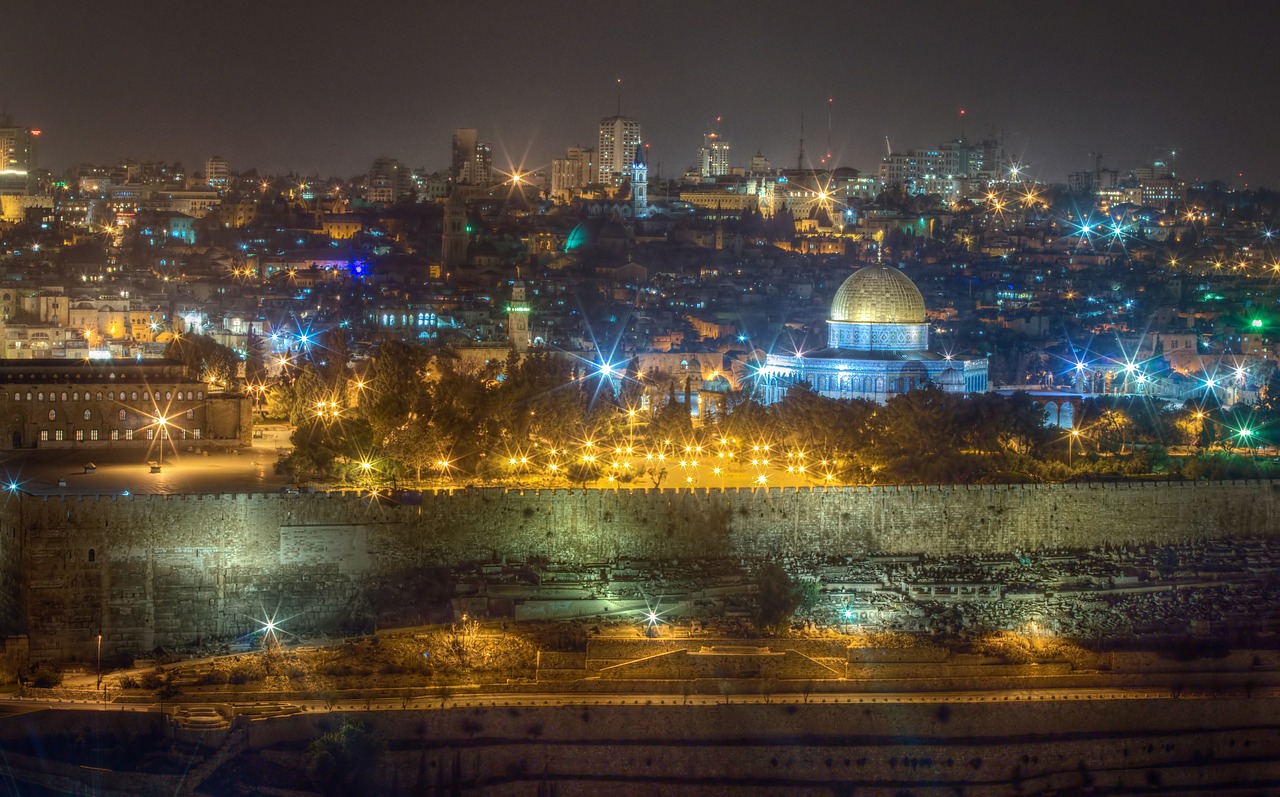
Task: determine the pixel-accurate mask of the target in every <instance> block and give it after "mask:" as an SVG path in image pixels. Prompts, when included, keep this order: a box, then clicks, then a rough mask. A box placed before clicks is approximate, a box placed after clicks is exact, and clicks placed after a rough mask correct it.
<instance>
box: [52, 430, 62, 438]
mask: <svg viewBox="0 0 1280 797" xmlns="http://www.w3.org/2000/svg"><path fill="white" fill-rule="evenodd" d="M53 439H54V440H61V439H62V430H61V429H54V430H53Z"/></svg>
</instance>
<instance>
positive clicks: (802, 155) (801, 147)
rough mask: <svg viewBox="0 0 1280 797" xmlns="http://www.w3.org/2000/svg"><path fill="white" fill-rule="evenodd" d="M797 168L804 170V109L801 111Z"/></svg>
mask: <svg viewBox="0 0 1280 797" xmlns="http://www.w3.org/2000/svg"><path fill="white" fill-rule="evenodd" d="M796 168H797V169H800V170H803V169H804V109H803V108H801V109H800V158H799V160H797V161H796Z"/></svg>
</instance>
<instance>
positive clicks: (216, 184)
mask: <svg viewBox="0 0 1280 797" xmlns="http://www.w3.org/2000/svg"><path fill="white" fill-rule="evenodd" d="M204 181H205V182H206V183H208V185H209V187H210V188H226V187H227V183H229V182H230V181H231V166H230V165H229V164H228V163H227V162H226V161H225V160H223V159H222V158H220V157H219V156H217V155H214V156H213V157H212V158H210V159H209V160H207V161H205V162H204Z"/></svg>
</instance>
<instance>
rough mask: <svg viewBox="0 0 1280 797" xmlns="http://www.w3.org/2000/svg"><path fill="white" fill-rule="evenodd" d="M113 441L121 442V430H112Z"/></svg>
mask: <svg viewBox="0 0 1280 797" xmlns="http://www.w3.org/2000/svg"><path fill="white" fill-rule="evenodd" d="M111 439H112V440H119V439H120V430H119V429H112V430H111Z"/></svg>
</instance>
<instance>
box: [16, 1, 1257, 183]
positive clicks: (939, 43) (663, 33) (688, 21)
mask: <svg viewBox="0 0 1280 797" xmlns="http://www.w3.org/2000/svg"><path fill="white" fill-rule="evenodd" d="M153 11H154V9H153V6H152V4H149V3H145V2H134V3H124V4H123V5H121V6H120V7H119V10H118V11H117V12H115V13H114V14H113V17H112V25H111V26H108V27H107V28H105V29H104V27H103V26H102V24H101V23H102V20H101V18H100V16H98V15H91V14H89V13H88V9H87V7H86V6H85V5H84V4H83V3H76V2H72V3H65V4H60V5H58V6H56V7H48V6H45V5H43V4H40V3H37V2H26V1H20V2H17V3H15V4H13V6H12V8H11V10H10V13H9V14H7V17H8V19H9V20H10V21H11V23H12V24H13V25H14V26H15V29H18V28H20V29H22V30H25V31H28V34H29V35H24V36H23V37H19V38H18V39H17V40H15V41H14V42H13V43H12V46H10V47H6V48H5V52H4V53H2V54H0V70H3V72H4V73H6V74H10V75H20V76H21V79H19V80H15V81H10V82H8V84H7V85H6V86H5V87H4V88H3V89H0V105H3V106H4V107H5V108H6V109H7V111H8V112H9V114H10V115H11V116H12V117H13V118H14V121H15V123H16V124H19V125H25V126H30V127H35V128H39V129H42V130H43V131H44V136H43V138H42V142H41V158H40V160H41V165H42V166H44V167H46V168H50V169H52V170H54V171H60V170H62V169H65V168H67V167H68V166H71V165H72V164H74V163H78V162H82V161H89V162H114V161H115V160H117V159H119V158H123V157H135V158H141V159H161V160H174V159H178V160H181V161H182V162H183V163H184V164H186V166H187V168H188V170H196V169H198V168H200V166H201V165H202V164H203V163H204V161H205V160H206V159H207V158H208V157H210V156H211V155H214V154H218V155H221V156H222V157H224V158H226V159H227V160H228V162H229V163H230V164H231V167H232V169H233V170H238V169H244V168H258V169H259V170H260V171H263V172H267V173H280V172H288V171H294V172H299V173H304V174H320V175H324V176H331V175H342V176H351V175H355V174H362V173H364V172H366V171H367V170H368V164H369V163H370V162H372V160H373V159H374V158H377V157H379V156H384V155H385V156H391V157H395V158H398V159H399V160H400V161H401V162H403V163H406V164H408V165H412V166H414V167H417V166H425V167H427V168H429V169H444V168H446V167H447V166H448V163H449V156H450V150H449V148H450V140H451V135H452V132H453V131H454V129H456V128H459V127H475V128H478V129H479V130H480V131H481V135H482V136H483V137H484V138H485V139H486V140H488V141H492V142H493V147H494V152H493V161H494V167H495V169H499V170H507V169H510V168H512V167H519V168H523V169H532V168H546V169H548V170H549V167H550V163H551V159H552V158H553V157H560V156H562V155H563V151H564V149H565V148H566V147H569V146H577V145H587V146H590V145H592V144H594V143H595V138H596V133H597V129H598V124H599V121H600V120H601V119H602V118H605V117H607V116H611V115H613V114H614V113H616V112H617V111H618V110H619V109H620V110H621V112H622V113H623V114H624V115H626V116H630V117H633V118H636V119H639V120H640V121H641V123H642V124H643V126H644V131H645V141H646V143H647V144H649V146H650V149H649V161H650V168H651V170H652V171H653V174H654V175H655V176H656V175H658V174H661V175H662V176H664V177H670V176H678V175H679V174H681V173H683V171H684V170H685V169H686V168H688V167H689V166H691V165H694V164H695V163H696V160H697V155H698V147H699V145H700V143H701V141H702V134H703V133H704V132H705V131H706V129H707V127H708V126H709V125H710V124H712V123H713V121H714V120H715V119H716V118H717V117H721V118H722V122H721V125H720V129H721V131H722V133H723V135H724V137H725V138H726V139H727V140H729V141H732V142H733V145H734V162H735V165H743V164H745V162H746V160H747V159H749V158H750V157H751V155H753V154H754V153H755V152H757V151H760V152H762V153H763V154H764V155H765V156H766V157H768V158H769V159H770V160H771V161H772V162H773V163H774V165H775V166H784V167H785V166H794V165H795V164H796V163H797V162H798V161H799V157H800V152H799V143H800V142H799V139H800V121H801V115H802V114H803V115H804V118H805V138H806V146H805V151H806V154H807V158H806V161H807V163H806V165H807V164H808V163H812V164H814V165H817V164H818V163H819V162H820V161H821V159H822V157H823V156H824V155H826V154H827V152H828V150H829V151H830V154H831V155H832V161H833V162H834V164H836V165H841V166H852V167H854V168H857V169H859V170H862V171H863V172H868V173H871V172H874V171H875V170H876V168H877V166H878V164H879V161H880V158H881V157H882V156H883V155H884V154H885V144H886V136H887V137H888V139H889V141H890V142H891V143H892V146H893V149H894V150H895V151H902V150H907V149H911V148H917V147H930V146H936V145H937V144H938V143H939V142H942V141H946V140H951V139H954V138H956V137H957V136H959V135H960V134H961V132H963V133H964V134H965V135H966V136H967V137H968V138H971V139H974V138H981V137H982V136H985V135H988V134H990V133H992V132H995V133H997V134H1001V135H1003V137H1004V140H1005V150H1006V152H1008V153H1009V156H1010V157H1011V158H1012V159H1015V160H1017V161H1019V162H1022V163H1025V164H1026V165H1027V167H1028V174H1029V175H1030V176H1031V177H1033V178H1036V179H1040V180H1044V181H1048V182H1061V181H1063V180H1065V177H1066V174H1067V173H1069V172H1071V171H1075V170H1081V169H1087V168H1091V167H1092V165H1093V159H1092V158H1091V157H1090V153H1092V152H1103V153H1104V154H1105V159H1104V165H1105V166H1107V167H1110V168H1120V169H1126V168H1132V167H1134V166H1137V165H1140V164H1142V163H1145V162H1150V161H1152V160H1154V159H1156V158H1159V157H1161V156H1166V155H1168V153H1169V152H1171V151H1173V150H1175V149H1176V150H1177V152H1178V156H1177V159H1176V168H1177V171H1178V173H1179V175H1180V176H1181V177H1183V178H1185V179H1188V180H1191V181H1195V180H1199V179H1235V180H1236V181H1237V182H1238V183H1240V184H1241V185H1243V184H1245V183H1247V184H1249V185H1250V186H1254V187H1256V186H1259V185H1273V186H1274V185H1276V184H1277V183H1278V182H1280V179H1277V178H1280V152H1277V151H1275V148H1274V147H1273V146H1271V145H1270V144H1269V142H1268V140H1267V131H1268V129H1269V128H1270V127H1271V126H1272V125H1273V124H1274V122H1275V121H1277V120H1274V119H1272V118H1271V117H1272V116H1274V115H1276V111H1275V110H1274V108H1273V107H1272V106H1271V105H1269V104H1264V103H1260V102H1259V98H1265V97H1267V96H1270V95H1272V94H1273V93H1274V89H1275V88H1276V86H1275V85H1274V84H1275V83H1276V81H1277V79H1276V77H1275V76H1274V75H1273V74H1272V73H1270V72H1266V71H1265V70H1264V71H1261V72H1259V70H1257V69H1256V67H1254V66H1253V62H1252V58H1253V54H1254V53H1256V52H1257V51H1259V49H1260V48H1261V47H1263V46H1264V44H1265V43H1266V42H1267V41H1268V39H1269V38H1270V34H1271V33H1272V32H1273V30H1274V28H1275V25H1274V24H1272V23H1270V22H1269V21H1261V20H1254V21H1252V22H1251V23H1250V24H1249V25H1246V26H1241V25H1239V24H1238V21H1237V20H1235V19H1233V18H1232V17H1230V16H1228V15H1227V14H1225V13H1217V14H1214V13H1211V12H1209V11H1203V10H1194V11H1193V10H1191V8H1190V7H1187V10H1186V11H1179V10H1177V9H1175V10H1173V11H1170V10H1169V9H1167V8H1164V7H1157V6H1155V5H1126V6H1124V7H1119V8H1109V7H1105V6H1102V5H1101V4H1093V5H1086V6H1085V7H1083V8H1078V9H1077V8H1073V9H1072V10H1071V15H1072V16H1071V22H1070V24H1059V23H1058V22H1050V23H1044V22H1038V21H1036V20H1031V19H1024V18H1021V17H1018V16H1016V15H1011V14H1008V13H1007V12H1006V11H1005V7H1004V6H1002V5H1001V4H995V3H992V4H978V5H971V6H966V7H965V9H963V10H962V11H948V12H939V11H938V10H937V9H936V8H932V7H927V6H908V7H905V8H900V7H897V6H889V5H881V4H861V5H859V6H858V7H856V8H846V7H843V6H828V5H822V4H813V5H808V6H804V7H802V8H800V9H799V10H798V11H787V12H783V11H776V12H775V11H772V10H760V11H759V12H758V13H748V11H749V10H748V9H744V8H739V7H735V6H729V5H725V4H718V3H708V4H699V5H697V6H695V7H693V8H682V7H677V6H675V5H672V4H658V5H656V6H654V7H653V8H652V9H650V10H648V11H646V13H643V14H636V13H632V12H629V11H627V10H623V9H618V10H611V9H606V10H605V11H603V12H596V11H592V12H591V13H590V14H588V13H587V7H585V6H583V5H581V4H576V3H557V4H551V5H549V6H539V7H538V8H537V9H536V10H534V9H526V8H523V7H516V8H510V7H507V6H506V5H504V4H501V3H491V4H478V5H473V6H469V7H468V8H467V9H466V10H463V9H460V8H457V7H445V8H415V7H412V6H411V5H410V4H406V3H398V2H386V3H381V4H378V6H377V8H376V12H377V13H374V14H370V15H365V16H362V17H360V18H355V19H350V18H348V17H349V16H350V15H349V14H347V15H344V14H343V13H342V7H341V6H337V5H336V4H319V5H313V4H309V5H308V6H306V9H305V12H306V13H303V11H304V9H303V8H302V7H301V6H296V5H294V6H271V7H269V8H260V7H254V6H249V5H248V4H240V3H232V4H231V5H230V6H227V7H226V10H225V11H224V13H221V14H219V15H217V16H214V17H209V18H197V17H196V16H195V15H194V14H191V13H189V12H166V14H164V15H160V14H156V13H153ZM122 30H123V31H129V36H128V41H129V42H130V45H131V46H127V47H119V46H113V42H115V41H116V39H115V38H113V37H118V35H119V32H120V31H122ZM193 31H194V33H193ZM462 31H470V34H468V35H461V34H460V32H462ZM734 42H738V43H740V45H741V46H733V43H734ZM37 64H41V65H43V66H41V67H39V68H37V67H35V66H34V65H37ZM87 75H103V76H105V79H87V78H86V76H87ZM618 79H621V81H622V84H621V93H620V96H619V90H618V83H617V81H618ZM961 109H964V111H965V113H964V115H963V116H961V114H960V110H961ZM828 118H829V119H830V123H828ZM828 131H830V132H828ZM828 142H829V144H828ZM1237 175H1241V176H1240V177H1237Z"/></svg>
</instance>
